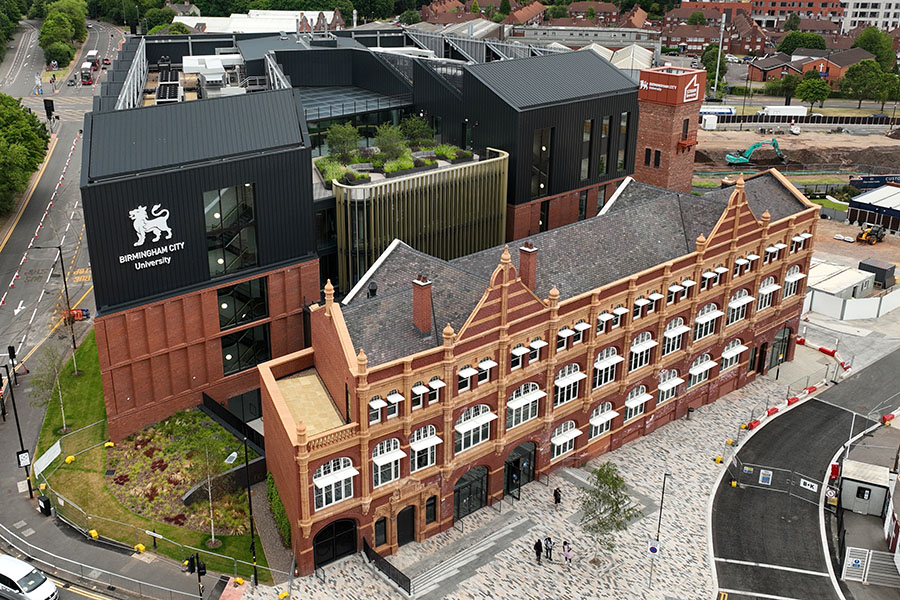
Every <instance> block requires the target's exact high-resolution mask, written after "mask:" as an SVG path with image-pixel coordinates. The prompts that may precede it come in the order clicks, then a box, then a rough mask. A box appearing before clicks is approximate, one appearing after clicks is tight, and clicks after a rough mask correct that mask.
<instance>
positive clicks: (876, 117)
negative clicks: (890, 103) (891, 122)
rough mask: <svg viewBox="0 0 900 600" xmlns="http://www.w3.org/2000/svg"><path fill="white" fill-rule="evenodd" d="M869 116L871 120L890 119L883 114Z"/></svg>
mask: <svg viewBox="0 0 900 600" xmlns="http://www.w3.org/2000/svg"><path fill="white" fill-rule="evenodd" d="M871 116H872V118H873V119H890V118H891V116H890V115H886V114H884V113H872V115H871Z"/></svg>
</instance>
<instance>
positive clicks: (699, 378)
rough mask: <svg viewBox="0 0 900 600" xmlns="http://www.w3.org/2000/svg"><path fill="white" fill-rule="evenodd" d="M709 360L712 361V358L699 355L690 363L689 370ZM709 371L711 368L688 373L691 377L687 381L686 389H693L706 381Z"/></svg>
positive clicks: (706, 355)
mask: <svg viewBox="0 0 900 600" xmlns="http://www.w3.org/2000/svg"><path fill="white" fill-rule="evenodd" d="M710 360H712V358H710V356H709V354H701V355H700V356H698V357H697V358H696V359H695V360H694V362H692V363H691V369H694V368H696V367H699V366H700V365H702V364H703V363H705V362H708V361H710ZM711 369H712V367H710V368H709V369H704V370H702V371H699V372H697V373H690V375H691V376H690V379H688V389H690V388H692V387H695V386H697V385H700V384H701V383H703V382H704V381H706V380H708V379H709V372H710V370H711Z"/></svg>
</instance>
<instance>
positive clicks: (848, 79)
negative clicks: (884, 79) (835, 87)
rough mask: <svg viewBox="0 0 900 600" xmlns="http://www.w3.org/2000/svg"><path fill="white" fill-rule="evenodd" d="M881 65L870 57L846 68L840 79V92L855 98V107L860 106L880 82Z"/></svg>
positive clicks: (871, 95) (871, 94) (872, 94)
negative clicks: (845, 72)
mask: <svg viewBox="0 0 900 600" xmlns="http://www.w3.org/2000/svg"><path fill="white" fill-rule="evenodd" d="M881 75H882V71H881V67H879V66H878V63H877V62H875V61H874V60H872V59H871V58H869V59H866V60H864V61H862V62H861V63H859V64H858V65H852V66H851V67H850V68H849V69H847V74H846V75H845V76H844V78H843V79H842V80H841V84H840V88H841V92H843V93H844V94H846V95H848V96H850V97H852V98H854V99H856V100H857V101H858V102H857V105H856V108H862V101H863V100H866V99H869V98H872V97H874V95H875V90H874V88H875V87H877V86H878V84H879V83H880V82H881Z"/></svg>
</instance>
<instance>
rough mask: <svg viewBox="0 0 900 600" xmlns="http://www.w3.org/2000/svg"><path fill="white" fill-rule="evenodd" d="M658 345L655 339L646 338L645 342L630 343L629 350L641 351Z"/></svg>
mask: <svg viewBox="0 0 900 600" xmlns="http://www.w3.org/2000/svg"><path fill="white" fill-rule="evenodd" d="M656 346H659V342H657V341H656V340H647V341H646V342H641V343H639V344H632V345H631V351H632V352H643V351H644V350H649V349H650V348H655V347H656Z"/></svg>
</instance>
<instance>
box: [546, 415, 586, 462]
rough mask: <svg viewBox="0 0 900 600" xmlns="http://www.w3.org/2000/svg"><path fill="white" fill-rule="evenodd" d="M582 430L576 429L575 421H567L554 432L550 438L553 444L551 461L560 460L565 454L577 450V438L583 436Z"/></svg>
mask: <svg viewBox="0 0 900 600" xmlns="http://www.w3.org/2000/svg"><path fill="white" fill-rule="evenodd" d="M581 433H582V432H581V430H580V429H578V428H576V427H575V421H566V422H565V423H563V424H562V425H560V426H559V427H557V428H556V429H555V430H554V431H553V436H552V437H551V438H550V442H551V444H552V446H551V450H550V459H551V460H553V459H555V458H559V457H560V456H562V455H563V454H566V453H568V452H571V451H572V450H574V449H575V438H577V437H578V436H579V435H581Z"/></svg>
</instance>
